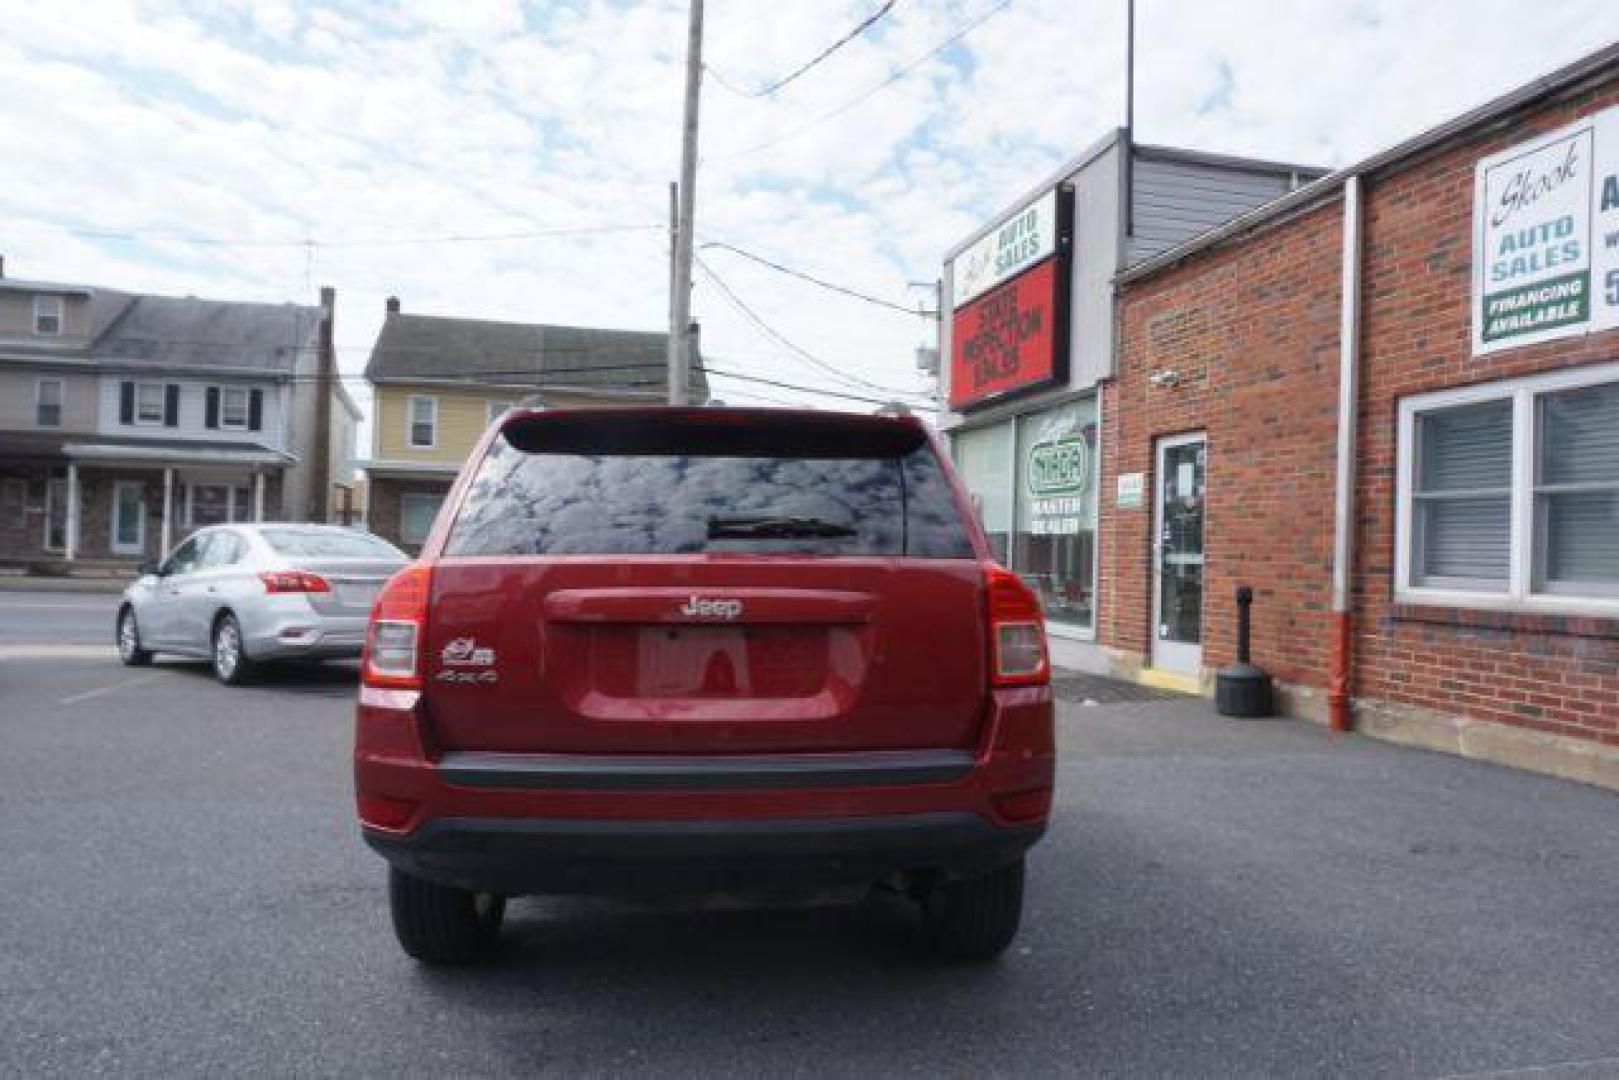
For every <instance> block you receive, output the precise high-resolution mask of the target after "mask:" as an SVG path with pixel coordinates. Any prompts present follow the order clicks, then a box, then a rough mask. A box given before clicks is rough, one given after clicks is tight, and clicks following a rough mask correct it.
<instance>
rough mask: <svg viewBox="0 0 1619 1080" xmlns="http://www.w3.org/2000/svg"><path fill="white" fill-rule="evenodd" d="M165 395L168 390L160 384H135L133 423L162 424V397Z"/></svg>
mask: <svg viewBox="0 0 1619 1080" xmlns="http://www.w3.org/2000/svg"><path fill="white" fill-rule="evenodd" d="M167 393H168V389H167V388H166V387H165V386H164V385H163V384H162V383H156V382H143V383H136V384H135V423H137V424H161V423H162V422H163V405H164V396H165V395H166V394H167Z"/></svg>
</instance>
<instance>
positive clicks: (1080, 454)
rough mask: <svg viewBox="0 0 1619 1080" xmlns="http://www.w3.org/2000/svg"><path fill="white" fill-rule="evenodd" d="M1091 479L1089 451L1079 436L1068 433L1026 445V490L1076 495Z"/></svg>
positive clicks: (1039, 493)
mask: <svg viewBox="0 0 1619 1080" xmlns="http://www.w3.org/2000/svg"><path fill="white" fill-rule="evenodd" d="M1090 482H1091V452H1090V447H1088V446H1086V445H1085V440H1084V439H1083V438H1082V437H1080V436H1078V435H1070V436H1068V437H1066V438H1062V439H1054V440H1052V441H1051V442H1043V443H1036V444H1035V445H1034V446H1031V447H1030V448H1029V469H1028V486H1029V494H1031V495H1077V494H1079V493H1080V492H1082V491H1084V490H1085V489H1086V488H1088V487H1090Z"/></svg>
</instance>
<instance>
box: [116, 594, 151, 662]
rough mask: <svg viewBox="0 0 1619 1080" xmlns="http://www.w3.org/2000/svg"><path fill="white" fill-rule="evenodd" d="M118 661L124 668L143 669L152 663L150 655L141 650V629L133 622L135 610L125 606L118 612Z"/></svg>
mask: <svg viewBox="0 0 1619 1080" xmlns="http://www.w3.org/2000/svg"><path fill="white" fill-rule="evenodd" d="M117 641H118V659H119V660H121V661H123V663H124V666H125V667H145V666H146V665H147V664H150V663H151V662H152V654H151V652H149V651H148V650H146V649H143V648H141V628H140V624H139V623H137V622H136V621H135V609H134V608H132V607H129V606H128V605H125V606H124V607H123V609H122V610H120V611H119V612H118V637H117Z"/></svg>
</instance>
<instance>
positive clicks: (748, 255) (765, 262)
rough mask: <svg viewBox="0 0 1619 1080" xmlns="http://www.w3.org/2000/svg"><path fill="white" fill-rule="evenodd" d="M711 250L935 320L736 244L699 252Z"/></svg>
mask: <svg viewBox="0 0 1619 1080" xmlns="http://www.w3.org/2000/svg"><path fill="white" fill-rule="evenodd" d="M710 248H717V249H719V250H721V251H729V252H731V253H732V254H733V255H740V256H742V257H743V258H744V259H749V260H752V261H753V262H756V263H758V264H759V265H760V266H767V267H769V268H770V269H772V270H775V271H776V272H777V273H781V274H786V275H787V276H788V277H795V278H798V279H799V280H801V281H807V282H809V283H810V284H811V285H819V286H820V287H821V288H823V289H830V290H831V291H832V292H835V293H842V294H843V295H844V296H851V297H853V298H854V299H856V300H864V301H865V302H866V303H868V304H875V305H877V306H878V307H885V308H892V309H893V310H895V311H900V312H904V313H905V314H906V315H917V316H925V317H927V318H930V319H931V318H933V316H934V314H935V312H931V311H921V310H918V309H916V308H908V307H906V306H905V305H904V304H897V303H895V302H894V301H892V300H884V299H883V298H882V297H880V296H872V295H870V294H869V293H863V292H861V291H859V290H858V289H851V288H849V287H848V286H846V285H839V284H837V283H835V282H831V281H827V280H825V279H823V278H818V277H816V276H815V275H814V274H807V273H805V272H804V271H802V270H794V269H793V268H792V267H790V266H783V265H782V264H781V263H778V262H772V261H771V260H769V259H767V258H765V257H764V256H763V255H755V254H754V253H753V252H751V251H744V250H742V249H741V248H739V247H737V246H735V245H734V244H726V243H722V242H721V241H719V240H710V241H708V242H707V243H705V244H702V245H701V246H700V248H699V250H702V251H708V250H709V249H710Z"/></svg>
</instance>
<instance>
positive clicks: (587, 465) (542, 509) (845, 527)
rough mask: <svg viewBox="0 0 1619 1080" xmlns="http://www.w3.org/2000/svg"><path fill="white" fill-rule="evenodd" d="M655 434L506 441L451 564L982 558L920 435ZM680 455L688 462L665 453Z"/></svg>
mask: <svg viewBox="0 0 1619 1080" xmlns="http://www.w3.org/2000/svg"><path fill="white" fill-rule="evenodd" d="M652 426H654V425H651V424H647V425H646V426H640V427H638V428H637V430H636V431H635V432H634V433H633V434H629V435H627V437H625V438H622V439H602V438H596V437H595V436H594V434H593V435H592V436H591V437H590V438H588V439H579V440H568V439H564V438H560V437H558V435H557V432H556V430H555V429H552V430H550V431H546V432H541V433H539V434H535V433H529V434H527V435H526V436H525V434H524V433H522V432H516V433H512V432H508V437H507V438H506V439H500V440H496V441H495V442H494V443H493V444H491V446H490V448H489V452H488V454H487V456H486V457H485V458H484V460H483V461H482V463H480V465H479V468H478V471H477V474H476V475H475V476H474V478H473V481H472V486H471V488H470V490H469V491H468V493H467V498H466V500H465V502H464V503H463V504H462V507H461V511H460V513H459V515H458V516H457V518H456V521H455V524H454V525H453V527H452V528H451V530H450V536H449V540H448V543H447V545H446V547H445V554H448V555H690V554H704V553H722V552H747V553H752V554H823V555H909V556H914V557H920V558H971V557H972V554H973V552H972V545H971V544H970V542H969V541H968V539H967V533H966V530H965V529H964V528H963V526H962V523H961V519H960V516H959V514H958V513H957V511H956V505H955V500H954V498H953V497H952V493H951V488H950V484H949V482H948V479H947V477H946V475H945V473H944V470H943V468H942V467H941V465H940V464H939V461H938V459H937V457H936V456H935V454H934V451H933V448H932V446H931V445H930V444H929V443H928V442H927V440H926V439H923V438H920V437H919V436H916V435H912V434H911V433H905V435H906V437H902V438H896V437H895V436H894V435H893V434H892V433H890V432H883V433H881V435H880V436H879V437H877V438H860V437H850V438H846V439H843V440H841V441H840V442H832V443H828V442H827V441H826V440H825V439H824V438H819V437H818V438H814V439H810V440H806V439H805V438H803V437H802V436H803V434H804V433H802V432H798V433H795V432H794V431H793V430H792V427H791V424H786V425H784V427H783V430H781V431H779V432H776V433H774V434H773V435H772V434H770V433H768V432H767V433H766V435H765V436H764V437H760V436H759V435H758V433H757V432H754V433H752V435H750V437H746V438H744V437H741V436H739V435H738V433H737V432H736V431H735V430H734V429H729V430H728V429H723V428H718V427H716V428H714V429H713V430H712V432H710V431H707V430H704V431H700V432H696V433H691V432H686V433H681V435H680V437H679V438H660V437H657V436H656V434H655V433H653V432H649V431H648V427H652ZM815 434H816V435H817V436H819V435H820V434H821V433H820V432H816V433H815ZM514 442H516V443H518V444H520V445H522V446H523V447H524V448H523V449H519V447H518V446H517V445H513V443H514ZM570 443H571V444H572V445H579V444H581V443H583V444H585V445H587V446H588V449H589V451H590V452H569V451H568V446H569V445H570ZM809 443H813V445H809ZM677 446H679V447H680V448H682V449H685V450H686V451H687V452H684V453H674V452H666V451H671V450H674V449H675V448H676V447H677ZM583 448H584V447H581V449H583ZM604 451H605V452H604ZM844 455H846V456H844Z"/></svg>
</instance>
